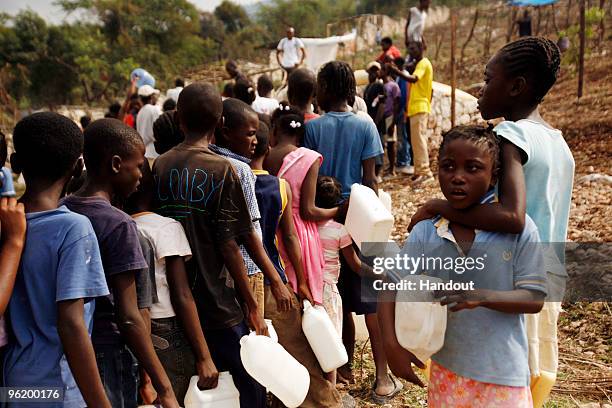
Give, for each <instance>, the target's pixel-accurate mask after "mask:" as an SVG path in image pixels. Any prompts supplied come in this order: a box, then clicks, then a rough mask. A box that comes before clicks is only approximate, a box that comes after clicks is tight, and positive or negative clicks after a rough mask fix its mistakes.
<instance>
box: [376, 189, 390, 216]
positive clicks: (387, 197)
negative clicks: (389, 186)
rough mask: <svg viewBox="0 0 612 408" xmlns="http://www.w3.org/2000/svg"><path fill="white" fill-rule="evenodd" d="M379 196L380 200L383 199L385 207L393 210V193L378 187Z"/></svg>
mask: <svg viewBox="0 0 612 408" xmlns="http://www.w3.org/2000/svg"><path fill="white" fill-rule="evenodd" d="M378 198H380V201H382V203H383V205H384V206H385V208H386V209H387V210H389V212H391V211H392V210H391V209H392V208H393V204H392V202H391V194H389V193H387V192H386V191H385V190H383V189H382V188H379V189H378Z"/></svg>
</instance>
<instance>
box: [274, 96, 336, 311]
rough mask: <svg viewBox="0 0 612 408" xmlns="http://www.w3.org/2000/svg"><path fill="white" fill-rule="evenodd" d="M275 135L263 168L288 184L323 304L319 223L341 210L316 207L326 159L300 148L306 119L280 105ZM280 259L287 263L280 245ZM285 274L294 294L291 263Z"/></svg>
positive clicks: (310, 277)
mask: <svg viewBox="0 0 612 408" xmlns="http://www.w3.org/2000/svg"><path fill="white" fill-rule="evenodd" d="M272 122H273V126H272V132H273V134H274V139H275V140H276V141H277V145H276V146H275V147H274V149H272V151H271V152H270V154H269V156H268V157H267V158H266V161H265V163H264V167H266V169H267V170H268V171H270V173H272V174H276V175H277V176H278V177H282V178H283V179H285V180H286V181H287V183H288V184H289V187H290V188H291V194H292V196H293V202H292V209H293V222H294V224H295V230H296V233H297V236H298V239H299V241H300V245H301V246H302V264H303V267H304V273H305V275H306V276H305V279H306V281H307V283H308V287H309V289H310V292H311V294H312V297H313V299H314V301H315V302H316V303H319V304H322V303H323V266H324V264H325V260H324V258H323V249H322V247H321V240H320V239H319V232H318V230H317V221H322V220H328V219H330V218H333V217H334V216H336V214H337V212H338V209H337V208H333V209H322V208H318V207H316V206H315V191H316V184H317V175H318V173H319V167H320V165H321V162H322V161H323V157H322V156H321V155H320V154H319V153H317V152H315V151H313V150H310V149H306V148H304V147H298V145H299V142H300V140H301V139H302V137H303V136H304V115H303V113H301V112H300V111H299V110H297V109H296V108H293V107H290V106H289V105H287V104H283V103H281V104H280V106H279V108H278V109H277V110H276V111H275V112H274V114H273V115H272ZM279 249H280V251H281V256H282V257H283V259H285V260H286V259H287V257H286V255H285V251H284V248H283V247H282V245H280V248H279ZM285 265H286V269H285V273H286V274H287V278H288V279H289V282H290V283H291V286H292V287H293V290H294V291H297V286H298V285H297V284H298V282H297V276H296V273H295V270H294V269H293V267H292V266H291V263H290V262H285Z"/></svg>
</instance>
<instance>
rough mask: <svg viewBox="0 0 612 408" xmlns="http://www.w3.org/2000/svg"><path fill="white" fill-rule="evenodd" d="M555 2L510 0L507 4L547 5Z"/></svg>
mask: <svg viewBox="0 0 612 408" xmlns="http://www.w3.org/2000/svg"><path fill="white" fill-rule="evenodd" d="M556 2H557V0H510V1H508V4H510V5H511V6H548V5H549V4H553V3H556Z"/></svg>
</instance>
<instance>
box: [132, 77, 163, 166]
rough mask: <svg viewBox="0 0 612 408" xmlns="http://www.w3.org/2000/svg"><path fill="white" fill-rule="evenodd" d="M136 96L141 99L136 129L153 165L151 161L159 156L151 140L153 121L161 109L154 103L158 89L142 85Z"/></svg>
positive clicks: (146, 154)
mask: <svg viewBox="0 0 612 408" xmlns="http://www.w3.org/2000/svg"><path fill="white" fill-rule="evenodd" d="M138 96H140V99H141V100H142V108H141V109H140V110H139V111H138V116H137V117H136V130H137V131H138V134H140V137H142V141H143V142H144V145H145V157H146V158H147V160H148V161H149V164H150V165H151V166H153V161H154V160H155V159H156V158H157V156H159V154H157V152H156V151H155V146H153V142H154V141H155V138H154V137H153V123H155V121H156V120H157V118H158V117H159V116H160V115H161V113H162V112H161V109H159V107H158V106H157V105H156V103H157V97H158V96H159V89H155V88H153V87H152V86H151V85H143V86H141V87H140V88H138Z"/></svg>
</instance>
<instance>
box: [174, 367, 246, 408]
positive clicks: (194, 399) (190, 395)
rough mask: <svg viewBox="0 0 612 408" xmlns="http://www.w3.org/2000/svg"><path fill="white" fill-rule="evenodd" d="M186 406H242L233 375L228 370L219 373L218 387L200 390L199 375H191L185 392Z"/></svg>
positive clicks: (215, 407) (214, 407)
mask: <svg viewBox="0 0 612 408" xmlns="http://www.w3.org/2000/svg"><path fill="white" fill-rule="evenodd" d="M185 408H240V393H239V392H238V389H237V388H236V386H235V385H234V380H233V379H232V375H231V374H230V373H229V372H227V371H224V372H221V373H219V383H218V384H217V388H213V389H210V390H200V389H199V388H198V376H197V375H194V376H193V377H191V380H190V381H189V388H188V389H187V393H186V394H185Z"/></svg>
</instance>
